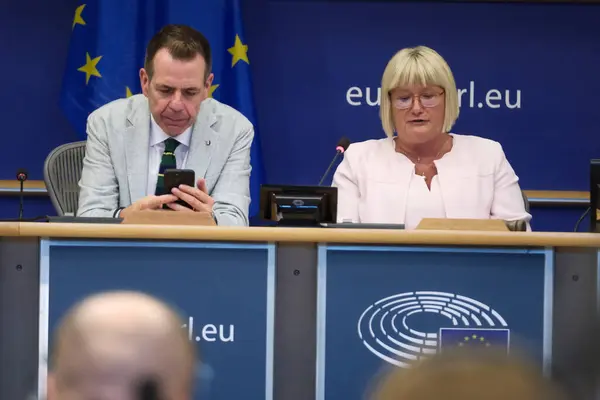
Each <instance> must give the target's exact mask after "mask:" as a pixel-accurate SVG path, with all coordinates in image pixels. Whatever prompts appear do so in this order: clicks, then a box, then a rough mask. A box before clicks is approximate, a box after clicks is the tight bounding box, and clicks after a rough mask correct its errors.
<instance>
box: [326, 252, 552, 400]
mask: <svg viewBox="0 0 600 400" xmlns="http://www.w3.org/2000/svg"><path fill="white" fill-rule="evenodd" d="M553 259H554V254H553V252H552V250H543V249H499V248H454V247H366V246H365V247H353V246H326V245H323V246H321V247H320V249H319V264H318V309H317V313H318V319H317V326H318V328H317V331H318V334H317V335H318V336H317V360H318V361H317V389H316V391H317V393H316V399H317V400H323V399H327V400H334V399H359V398H362V394H363V393H364V392H365V391H366V390H368V388H369V385H370V384H371V383H372V382H373V377H374V376H375V375H376V374H378V373H379V372H381V371H384V370H385V369H387V368H390V367H400V368H406V367H408V366H409V365H410V363H411V362H413V361H414V360H418V359H420V358H422V357H428V356H430V355H432V354H435V353H437V352H440V351H444V349H447V348H450V347H455V346H458V347H465V346H484V347H490V346H501V348H502V349H506V351H507V352H510V351H511V350H512V351H514V350H517V349H518V350H519V351H520V352H525V353H526V354H528V355H529V356H531V357H533V358H534V359H536V360H538V361H539V363H540V366H543V368H544V369H545V370H546V371H548V368H549V366H550V358H551V341H552V337H551V334H552V333H551V327H552V295H553V293H552V290H553V286H552V285H553Z"/></svg>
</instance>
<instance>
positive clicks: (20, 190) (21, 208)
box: [19, 181, 24, 220]
mask: <svg viewBox="0 0 600 400" xmlns="http://www.w3.org/2000/svg"><path fill="white" fill-rule="evenodd" d="M20 182H21V188H20V189H19V220H22V219H23V183H24V181H20Z"/></svg>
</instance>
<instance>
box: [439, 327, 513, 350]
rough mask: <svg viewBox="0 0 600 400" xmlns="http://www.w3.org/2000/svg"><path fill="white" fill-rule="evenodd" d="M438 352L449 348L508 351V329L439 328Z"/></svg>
mask: <svg viewBox="0 0 600 400" xmlns="http://www.w3.org/2000/svg"><path fill="white" fill-rule="evenodd" d="M439 338H440V340H439V346H440V351H443V350H444V349H451V348H465V349H470V348H471V349H472V348H475V349H480V348H494V349H506V352H507V353H508V351H509V344H510V330H509V329H479V328H441V329H440V335H439Z"/></svg>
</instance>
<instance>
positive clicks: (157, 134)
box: [150, 114, 192, 147]
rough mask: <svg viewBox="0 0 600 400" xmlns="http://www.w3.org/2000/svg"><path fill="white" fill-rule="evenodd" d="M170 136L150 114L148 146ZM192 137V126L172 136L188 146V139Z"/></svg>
mask: <svg viewBox="0 0 600 400" xmlns="http://www.w3.org/2000/svg"><path fill="white" fill-rule="evenodd" d="M170 137H171V136H169V135H167V134H166V133H165V132H164V131H163V130H162V128H161V127H160V126H158V124H157V123H156V121H155V120H154V116H152V114H150V147H152V146H155V145H157V144H159V143H162V142H164V141H165V140H167V139H168V138H170ZM191 138H192V127H191V126H190V127H189V128H187V129H186V130H185V131H183V133H181V134H180V135H177V136H175V137H173V139H175V140H177V141H178V142H179V143H180V144H182V145H184V146H186V147H189V146H190V139H191Z"/></svg>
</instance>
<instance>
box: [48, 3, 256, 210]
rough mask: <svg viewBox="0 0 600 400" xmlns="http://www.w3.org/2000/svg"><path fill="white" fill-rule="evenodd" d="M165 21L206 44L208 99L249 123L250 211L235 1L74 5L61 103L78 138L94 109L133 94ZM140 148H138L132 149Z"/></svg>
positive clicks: (248, 111)
mask: <svg viewBox="0 0 600 400" xmlns="http://www.w3.org/2000/svg"><path fill="white" fill-rule="evenodd" d="M169 23H176V24H186V25H190V26H192V27H194V28H196V29H198V30H199V31H201V32H202V33H203V34H204V35H205V36H206V37H207V38H208V40H209V41H210V44H211V48H212V52H213V72H214V74H215V79H214V81H213V87H212V89H211V92H212V96H213V97H214V98H215V99H217V100H219V101H221V102H223V103H225V104H228V105H230V106H232V107H234V108H236V109H237V110H239V111H240V112H241V113H242V114H244V115H245V116H246V117H247V118H248V119H249V120H250V121H251V122H252V123H253V124H254V127H255V138H254V143H253V145H252V175H251V185H250V186H251V187H250V189H251V197H252V203H251V206H250V216H254V215H255V214H256V212H257V210H258V198H259V189H260V183H261V182H262V177H263V176H264V171H263V166H262V156H261V152H260V138H259V134H258V128H257V123H256V118H255V111H254V104H253V95H252V82H251V74H250V61H251V60H250V57H249V50H250V49H249V47H248V44H247V42H246V39H245V36H244V32H243V23H242V16H241V10H240V7H239V2H238V0H172V1H170V0H127V1H123V0H102V1H86V2H85V4H83V3H82V4H81V5H79V6H78V7H77V9H76V10H75V14H74V17H73V26H72V34H71V42H70V47H69V54H68V59H67V65H66V70H65V74H64V78H63V85H62V92H61V99H60V103H61V107H62V109H63V111H64V113H65V115H66V116H67V118H68V119H69V121H70V122H71V124H73V126H74V127H75V129H76V131H77V133H78V135H79V137H80V138H81V139H82V140H84V139H85V138H86V131H85V127H86V119H87V117H88V115H89V114H90V113H91V112H92V111H94V110H95V109H96V108H98V107H100V106H102V105H104V104H106V103H108V102H110V101H112V100H115V99H118V98H122V97H126V96H130V95H131V94H136V93H140V91H141V89H140V83H139V69H140V68H141V67H142V66H143V63H144V54H145V49H146V45H147V43H148V41H149V40H150V38H151V37H152V36H153V35H154V34H155V33H156V32H158V31H159V30H160V28H162V27H163V26H164V25H166V24H169ZM140 150H142V149H140Z"/></svg>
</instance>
